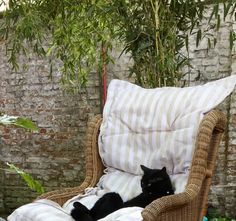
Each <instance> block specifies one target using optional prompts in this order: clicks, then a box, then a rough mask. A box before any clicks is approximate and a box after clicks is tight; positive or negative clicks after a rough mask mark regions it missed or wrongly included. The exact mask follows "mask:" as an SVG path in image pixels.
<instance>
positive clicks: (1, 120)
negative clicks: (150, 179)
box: [0, 115, 38, 132]
mask: <svg viewBox="0 0 236 221" xmlns="http://www.w3.org/2000/svg"><path fill="white" fill-rule="evenodd" d="M0 124H2V125H14V126H17V127H22V128H25V129H28V130H31V131H36V132H37V131H38V127H37V126H36V125H35V124H34V123H33V122H32V121H31V120H29V119H26V118H21V117H15V116H8V115H0Z"/></svg>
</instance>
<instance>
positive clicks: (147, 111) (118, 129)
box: [99, 75, 236, 195]
mask: <svg viewBox="0 0 236 221" xmlns="http://www.w3.org/2000/svg"><path fill="white" fill-rule="evenodd" d="M235 83H236V76H235V75H234V76H231V77H227V78H224V79H221V80H218V81H214V82H210V83H207V84H205V85H200V86H194V87H187V88H176V87H165V88H156V89H144V88H141V87H139V86H137V85H134V84H131V83H129V82H126V81H121V80H112V81H111V83H110V85H109V88H108V97H107V102H106V105H105V108H104V112H103V122H102V125H101V131H100V135H99V152H100V155H101V158H102V160H103V162H104V164H105V166H107V167H108V168H112V170H111V171H113V172H112V173H111V174H109V173H108V174H107V175H105V176H109V178H103V180H106V182H103V186H104V187H107V186H109V185H110V184H111V188H114V189H117V188H116V186H117V185H116V184H118V183H120V187H119V188H120V189H122V188H123V187H124V186H125V183H126V179H123V178H124V177H123V176H121V178H120V180H121V181H118V180H117V173H115V172H114V169H115V170H117V171H125V172H127V173H129V174H130V175H134V177H135V176H137V175H139V176H141V173H142V171H141V169H140V164H144V165H146V166H147V167H150V168H162V167H163V166H165V167H166V168H167V171H168V173H169V174H170V175H171V179H172V181H173V183H174V186H175V188H176V190H177V191H176V192H181V191H183V190H184V187H185V184H186V182H187V177H188V170H189V167H190V164H191V160H192V155H193V150H194V146H195V140H196V135H197V131H198V127H199V123H200V121H201V119H202V117H203V115H204V113H207V112H208V111H210V110H211V109H213V108H215V107H216V106H217V105H218V104H220V103H221V102H222V101H223V100H224V99H225V98H226V96H228V95H229V94H230V93H231V92H232V91H233V89H234V86H235ZM112 174H113V175H112ZM178 178H179V179H178ZM134 179H136V178H134ZM122 180H123V181H122ZM131 183H132V182H131ZM108 184H109V185H108ZM183 184H184V185H183ZM137 185H140V184H139V183H137V184H136V186H137ZM112 186H113V187H112ZM119 188H118V189H119ZM128 189H131V190H130V193H132V191H133V189H135V188H133V187H131V186H130V188H128ZM128 189H126V190H128ZM125 192H126V194H127V193H128V192H129V191H125ZM128 195H129V194H128ZM131 195H133V194H131Z"/></svg>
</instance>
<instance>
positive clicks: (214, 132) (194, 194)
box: [142, 110, 226, 221]
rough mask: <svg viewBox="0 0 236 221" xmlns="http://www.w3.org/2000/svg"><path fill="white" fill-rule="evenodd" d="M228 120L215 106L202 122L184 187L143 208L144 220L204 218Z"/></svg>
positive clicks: (190, 220) (193, 220)
mask: <svg viewBox="0 0 236 221" xmlns="http://www.w3.org/2000/svg"><path fill="white" fill-rule="evenodd" d="M225 124H226V119H225V115H224V114H223V113H221V112H220V111H217V110H213V111H211V112H209V113H208V114H206V115H205V117H204V119H203V120H202V122H201V124H200V126H199V130H198V135H197V139H196V147H195V152H194V155H193V160H192V165H191V168H190V174H189V179H188V184H187V186H186V189H185V191H184V192H183V193H180V194H175V195H172V196H166V197H162V198H160V199H157V200H155V201H153V202H152V203H151V204H149V205H148V206H147V207H146V208H145V209H144V210H143V212H142V216H143V220H144V221H146V220H148V221H151V220H155V221H158V220H162V221H165V220H166V221H169V220H173V221H175V220H176V221H179V220H181V221H198V220H202V217H203V215H204V214H205V212H206V205H207V195H208V191H209V188H210V184H211V175H212V174H213V172H214V166H215V162H216V156H217V152H218V146H219V143H220V140H221V138H222V135H223V132H224V128H225ZM203 185H204V186H203ZM175 211H176V212H175ZM181 211H182V212H181Z"/></svg>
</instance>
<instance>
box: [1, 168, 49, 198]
mask: <svg viewBox="0 0 236 221" xmlns="http://www.w3.org/2000/svg"><path fill="white" fill-rule="evenodd" d="M6 164H7V166H8V167H9V169H5V170H6V171H8V172H14V173H17V174H18V175H20V176H21V178H22V179H23V180H24V181H25V182H26V183H27V185H28V186H29V188H30V189H31V190H34V191H36V192H37V193H39V194H43V193H44V192H45V191H44V188H43V186H42V185H41V183H39V182H38V181H37V180H35V179H34V178H33V177H32V176H30V175H29V174H28V173H26V172H24V171H23V170H21V169H19V168H18V167H16V166H15V165H14V164H11V163H6Z"/></svg>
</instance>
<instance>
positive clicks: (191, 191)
mask: <svg viewBox="0 0 236 221" xmlns="http://www.w3.org/2000/svg"><path fill="white" fill-rule="evenodd" d="M101 121H102V118H101V116H100V115H98V116H96V117H95V118H94V119H92V120H91V121H90V123H89V124H88V129H87V142H86V178H85V180H84V182H83V183H82V184H81V185H80V186H79V187H74V188H66V189H62V190H57V191H53V192H49V193H46V194H44V195H42V196H40V197H39V198H40V199H41V198H46V199H51V200H53V201H56V202H57V203H59V204H60V205H62V204H63V203H65V201H66V200H68V199H70V198H72V197H73V196H75V195H77V194H79V193H83V191H84V189H85V188H87V187H92V186H95V185H96V183H97V181H98V180H99V178H100V177H101V175H102V174H103V169H104V166H103V164H102V161H101V158H100V156H99V154H98V145H97V138H98V134H99V128H100V124H101ZM225 125H226V118H225V116H224V114H223V113H222V112H220V111H218V110H213V111H211V112H209V113H207V114H206V115H205V117H204V119H203V120H202V122H201V124H200V127H199V131H198V135H197V141H196V146H195V152H194V155H193V160H192V165H191V168H190V174H189V179H188V184H187V186H186V189H185V191H184V192H183V193H180V194H175V195H171V196H166V197H162V198H160V199H157V200H155V201H153V202H152V203H151V204H149V205H148V206H147V207H146V208H145V209H144V210H143V212H142V216H143V220H144V221H152V220H153V221H154V220H155V221H180V220H181V221H202V218H203V216H204V214H205V213H206V208H207V197H208V192H209V189H210V185H211V180H212V174H213V173H214V168H215V164H216V159H217V153H218V147H219V144H220V141H221V138H222V135H223V132H224V128H225Z"/></svg>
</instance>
